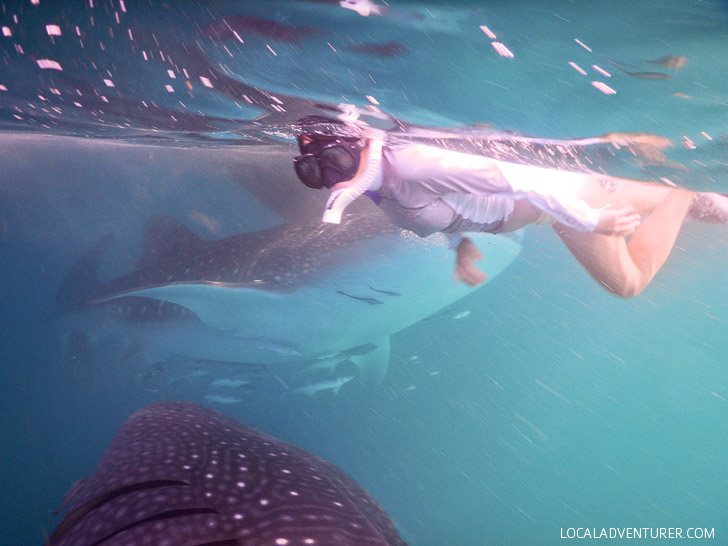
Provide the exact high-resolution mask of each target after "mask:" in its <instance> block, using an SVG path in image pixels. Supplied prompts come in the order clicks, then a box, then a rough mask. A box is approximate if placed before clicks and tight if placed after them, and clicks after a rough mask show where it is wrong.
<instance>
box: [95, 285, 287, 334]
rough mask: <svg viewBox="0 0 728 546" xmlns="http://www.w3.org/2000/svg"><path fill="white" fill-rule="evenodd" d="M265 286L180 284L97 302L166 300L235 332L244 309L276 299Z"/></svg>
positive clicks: (125, 294) (160, 286)
mask: <svg viewBox="0 0 728 546" xmlns="http://www.w3.org/2000/svg"><path fill="white" fill-rule="evenodd" d="M263 286H264V283H256V282H249V283H244V284H240V283H236V284H234V283H219V282H191V283H190V282H181V283H170V284H165V285H159V286H154V287H151V288H141V289H138V290H130V291H127V292H122V293H119V294H114V295H113V296H110V297H108V298H104V299H101V300H97V302H105V301H109V300H112V299H116V298H120V297H124V296H139V297H143V298H153V299H157V300H161V301H168V302H170V303H175V304H177V305H181V306H182V307H185V308H187V309H189V310H190V311H192V312H193V313H195V314H196V315H197V316H198V317H199V319H200V320H201V321H202V322H204V323H206V324H208V325H209V326H212V327H213V328H218V329H220V330H223V331H234V330H235V328H236V327H237V325H238V324H239V322H240V314H241V313H244V312H245V310H246V309H256V308H261V307H264V306H265V305H266V304H267V303H269V302H270V301H271V300H272V299H274V298H276V297H277V296H276V295H275V294H273V293H271V292H269V291H266V290H263V289H262V287H263Z"/></svg>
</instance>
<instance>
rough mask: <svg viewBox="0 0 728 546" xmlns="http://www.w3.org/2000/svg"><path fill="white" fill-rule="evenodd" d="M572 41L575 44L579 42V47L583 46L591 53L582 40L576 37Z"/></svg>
mask: <svg viewBox="0 0 728 546" xmlns="http://www.w3.org/2000/svg"><path fill="white" fill-rule="evenodd" d="M574 41H575V42H576V43H577V44H579V45H580V46H581V47H583V48H584V49H586V50H587V51H588V52H589V53H591V48H590V47H589V46H588V45H586V44H585V43H584V42H582V41H581V40H579V39H577V38H574Z"/></svg>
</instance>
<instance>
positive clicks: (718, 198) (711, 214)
mask: <svg viewBox="0 0 728 546" xmlns="http://www.w3.org/2000/svg"><path fill="white" fill-rule="evenodd" d="M688 216H690V218H692V219H693V220H698V221H700V222H705V223H708V224H728V194H725V193H714V192H698V193H696V194H695V196H693V202H692V203H691V204H690V209H689V210H688Z"/></svg>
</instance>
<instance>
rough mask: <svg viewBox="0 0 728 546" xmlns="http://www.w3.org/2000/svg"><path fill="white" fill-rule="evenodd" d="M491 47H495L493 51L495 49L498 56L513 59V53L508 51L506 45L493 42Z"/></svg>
mask: <svg viewBox="0 0 728 546" xmlns="http://www.w3.org/2000/svg"><path fill="white" fill-rule="evenodd" d="M490 45H492V46H493V49H495V50H496V52H497V53H498V55H500V56H501V57H507V58H512V57H513V53H511V50H510V49H508V48H507V47H506V46H505V44H502V43H500V42H491V43H490Z"/></svg>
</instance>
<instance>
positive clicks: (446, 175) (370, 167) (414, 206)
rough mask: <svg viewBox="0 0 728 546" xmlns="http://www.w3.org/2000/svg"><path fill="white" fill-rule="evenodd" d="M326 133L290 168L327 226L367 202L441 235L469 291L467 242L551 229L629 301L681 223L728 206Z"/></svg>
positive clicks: (672, 191)
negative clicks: (316, 195)
mask: <svg viewBox="0 0 728 546" xmlns="http://www.w3.org/2000/svg"><path fill="white" fill-rule="evenodd" d="M328 122H329V123H327V124H325V125H324V126H323V127H324V128H321V127H318V128H316V127H315V124H314V125H312V124H311V123H310V122H306V123H304V124H302V131H301V133H300V134H299V135H298V145H299V149H300V152H301V155H299V156H297V157H295V158H294V166H295V171H296V174H297V176H298V178H299V179H300V180H301V182H303V183H304V184H305V185H306V186H308V187H310V188H314V189H323V188H327V189H329V190H330V191H331V192H332V195H331V197H330V199H329V202H328V204H327V207H326V212H325V215H324V221H332V222H338V221H340V219H341V214H342V212H343V209H344V208H346V206H347V205H348V204H349V203H350V202H351V201H353V200H354V199H356V198H357V197H359V196H360V195H362V194H365V195H367V196H369V197H370V198H371V199H372V200H373V201H374V202H375V203H376V204H377V206H378V207H379V208H380V210H381V211H382V212H383V213H384V214H385V215H386V216H387V217H388V219H389V220H390V221H391V222H392V223H393V224H394V225H396V226H397V227H400V228H403V229H407V230H410V231H412V232H414V233H416V234H417V235H419V236H420V237H427V236H429V235H431V234H433V233H436V232H441V233H443V234H444V235H445V236H446V237H447V238H448V239H449V241H450V246H451V248H453V249H454V250H455V252H456V260H455V272H454V273H455V277H456V279H459V280H462V281H463V282H465V283H467V284H469V285H477V284H480V283H482V282H484V281H485V279H486V275H485V274H484V273H483V272H482V271H480V270H479V269H478V268H477V266H476V265H475V262H476V261H479V260H482V259H483V257H482V254H481V253H480V251H479V250H478V249H477V248H476V247H475V245H474V244H473V243H472V241H471V240H470V239H469V238H468V237H466V236H464V235H463V234H464V233H467V232H488V233H494V234H497V233H506V232H510V231H515V230H517V229H520V228H522V227H524V226H526V225H529V224H550V225H552V226H553V228H554V230H555V231H556V233H557V234H558V235H559V237H560V238H561V239H562V241H563V242H564V243H565V244H566V246H567V248H568V249H569V251H570V252H571V253H572V255H574V257H575V258H576V259H577V260H578V261H579V262H580V263H581V265H582V266H583V267H584V268H585V269H586V271H587V272H589V273H590V274H591V275H592V277H594V278H595V279H596V280H597V281H598V282H599V283H600V284H601V285H602V286H604V287H605V288H606V289H607V290H608V291H610V292H612V293H614V294H616V295H618V296H622V297H634V296H636V295H638V294H640V293H641V292H642V291H643V290H644V289H645V288H646V287H647V286H648V285H649V283H650V282H651V280H652V279H653V278H654V276H655V275H656V274H657V272H658V271H659V269H660V268H661V267H662V265H663V264H664V262H665V260H666V259H667V257H668V255H669V253H670V251H671V249H672V246H673V243H674V241H675V239H676V237H677V235H678V233H679V231H680V228H681V226H682V223H683V220H684V218H685V217H686V216H688V215H689V216H691V217H692V218H695V219H697V220H702V221H705V222H710V223H722V224H725V223H728V198H726V197H725V196H723V195H721V194H715V193H706V192H702V193H696V192H691V191H687V190H684V189H682V188H677V187H669V186H664V185H659V184H655V183H650V182H645V181H638V180H632V179H626V178H619V177H614V176H609V175H604V174H597V173H592V172H571V171H564V170H559V169H552V168H545V167H539V166H534V165H523V164H519V163H512V162H506V161H501V160H496V159H492V158H488V157H485V156H481V155H476V154H467V153H462V152H455V151H451V150H446V149H444V148H440V147H437V146H433V145H429V144H418V143H412V142H401V141H397V142H387V141H386V136H385V135H383V134H382V133H379V134H374V135H373V136H371V135H367V134H365V133H364V132H363V131H361V130H359V129H357V128H356V127H352V126H350V125H346V124H343V123H342V122H340V121H338V120H334V121H333V122H331V120H328ZM612 140H613V136H610V138H609V139H606V138H605V140H604V142H610V141H612ZM564 144H567V143H566V142H564ZM628 237H629V240H628V239H627V238H628Z"/></svg>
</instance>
